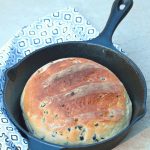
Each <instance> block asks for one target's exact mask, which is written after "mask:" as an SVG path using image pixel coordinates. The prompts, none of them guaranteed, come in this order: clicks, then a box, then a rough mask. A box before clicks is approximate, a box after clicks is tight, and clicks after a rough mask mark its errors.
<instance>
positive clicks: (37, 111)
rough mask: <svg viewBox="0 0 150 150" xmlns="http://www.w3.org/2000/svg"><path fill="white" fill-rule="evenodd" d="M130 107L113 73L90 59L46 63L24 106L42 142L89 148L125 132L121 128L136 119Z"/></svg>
mask: <svg viewBox="0 0 150 150" xmlns="http://www.w3.org/2000/svg"><path fill="white" fill-rule="evenodd" d="M127 102H129V98H128V96H127V92H126V90H125V88H124V86H123V84H122V83H121V82H120V80H119V79H118V78H117V77H116V76H115V75H114V74H113V73H112V72H111V71H110V70H109V69H107V68H106V67H104V66H102V65H100V64H98V63H96V62H93V61H91V60H88V59H84V58H66V59H61V60H58V61H54V62H51V63H48V64H46V65H45V66H43V67H41V68H40V69H38V70H37V71H36V72H35V73H34V74H33V75H32V76H31V78H30V79H29V80H28V82H27V84H26V86H25V88H24V91H23V94H22V100H21V107H22V109H23V112H24V116H25V120H26V122H28V126H30V128H32V130H34V134H35V135H37V136H38V137H41V138H45V140H47V141H50V142H55V143H58V142H56V141H55V140H54V138H55V139H57V140H58V139H60V140H61V141H59V143H60V144H63V143H66V142H67V143H69V144H79V143H81V144H82V143H83V144H85V143H94V142H95V141H96V140H97V142H98V141H100V140H103V139H102V138H101V137H100V136H104V137H105V138H107V136H108V137H109V132H111V134H112V135H113V134H114V133H112V132H117V131H119V130H120V129H115V126H116V127H117V126H121V127H120V128H124V127H125V126H126V124H127V122H129V121H127V120H129V118H130V116H131V114H130V116H129V112H128V110H127V109H128V108H127ZM130 109H131V108H130ZM127 112H128V114H127ZM78 127H80V130H79V129H78ZM75 128H76V129H75ZM118 128H119V127H118ZM114 129H115V130H114ZM83 130H85V133H84V134H83V133H82V132H83ZM111 130H114V131H111ZM48 133H49V134H48ZM54 133H55V136H54ZM56 133H57V134H56ZM81 133H82V134H81ZM96 133H99V135H97V134H96ZM52 135H53V136H54V137H53V136H52ZM94 136H96V137H95V138H94ZM93 138H94V139H96V140H93ZM92 141H94V142H92Z"/></svg>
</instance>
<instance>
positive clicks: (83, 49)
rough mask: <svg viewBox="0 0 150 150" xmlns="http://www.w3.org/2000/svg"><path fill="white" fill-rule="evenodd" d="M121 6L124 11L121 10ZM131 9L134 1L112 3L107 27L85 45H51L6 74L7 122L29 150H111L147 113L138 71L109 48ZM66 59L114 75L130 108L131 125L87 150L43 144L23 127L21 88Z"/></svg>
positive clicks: (144, 95) (142, 83)
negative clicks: (51, 64) (34, 75)
mask: <svg viewBox="0 0 150 150" xmlns="http://www.w3.org/2000/svg"><path fill="white" fill-rule="evenodd" d="M122 4H124V5H125V8H124V9H123V10H121V9H120V5H122ZM132 5H133V0H115V2H114V3H113V7H112V11H111V14H110V17H109V20H108V22H107V24H106V27H105V28H104V30H103V31H102V33H101V34H100V35H99V36H98V37H97V38H95V39H92V40H90V41H84V42H66V43H61V44H54V45H50V46H47V47H44V48H41V49H39V50H37V51H36V52H33V53H32V54H30V55H28V56H27V57H26V58H24V59H23V60H22V61H20V62H19V63H18V64H16V65H15V66H14V67H12V68H10V69H9V70H7V72H6V84H5V91H4V104H5V107H6V110H7V113H8V116H9V118H10V119H11V121H12V122H13V123H14V125H15V126H16V127H17V129H18V130H19V131H20V133H21V134H22V135H23V136H24V137H25V138H27V139H28V143H29V148H30V149H31V150H60V149H63V150H69V149H72V150H83V149H86V150H110V149H112V148H113V147H115V146H116V145H117V144H118V143H119V142H121V141H122V140H123V139H124V138H125V136H126V135H127V133H128V132H129V130H130V128H131V127H132V126H133V124H134V123H135V122H137V121H138V120H139V119H141V118H142V117H143V116H144V115H145V113H146V97H147V88H146V82H145V79H144V77H143V75H142V73H141V71H140V69H139V68H138V67H137V66H136V65H135V64H134V63H133V62H132V61H131V60H130V59H129V58H128V57H127V56H125V55H123V54H122V53H121V52H118V51H116V48H115V47H114V46H113V44H112V35H113V33H114V31H115V29H116V27H117V26H118V24H119V23H120V21H121V20H122V19H123V18H124V17H125V16H126V14H127V13H128V12H129V10H130V9H131V7H132ZM67 57H83V58H87V59H91V60H93V61H96V62H98V63H100V64H102V65H104V66H106V67H108V68H109V69H110V70H111V71H113V72H114V73H115V74H116V75H117V76H118V78H119V79H120V80H121V81H122V82H123V84H124V85H125V88H126V89H127V92H128V94H129V96H130V98H131V101H132V104H133V114H132V119H131V122H130V125H129V126H128V127H127V128H126V129H125V130H123V131H122V132H120V133H119V134H118V135H116V136H114V137H113V138H111V139H108V140H106V141H103V142H99V143H97V144H91V145H86V146H81V145H78V146H66V147H65V146H62V145H57V144H52V143H48V142H44V141H43V140H41V139H37V138H36V137H34V136H33V135H31V134H30V133H29V132H28V130H27V128H26V126H25V123H24V120H23V116H22V112H21V108H20V96H21V93H22V91H23V88H24V86H25V84H26V82H27V80H28V79H29V77H30V76H31V74H32V73H34V72H35V71H36V70H37V69H38V68H40V67H41V66H43V65H45V64H46V63H48V62H50V61H54V60H57V59H60V58H67Z"/></svg>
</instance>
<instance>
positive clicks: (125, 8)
mask: <svg viewBox="0 0 150 150" xmlns="http://www.w3.org/2000/svg"><path fill="white" fill-rule="evenodd" d="M132 6H133V0H115V1H114V3H113V6H112V9H111V13H110V16H109V19H108V21H107V23H106V26H105V28H104V29H103V31H102V32H101V33H100V34H99V36H98V37H96V38H94V39H92V40H90V41H88V42H90V43H94V44H100V45H104V46H106V47H108V48H111V49H113V50H116V48H115V47H114V46H113V43H112V36H113V34H114V31H115V30H116V28H117V26H118V25H119V23H120V22H121V21H122V20H123V18H124V17H125V16H126V15H127V13H128V12H129V11H130V9H131V8H132Z"/></svg>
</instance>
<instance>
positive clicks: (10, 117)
mask: <svg viewBox="0 0 150 150" xmlns="http://www.w3.org/2000/svg"><path fill="white" fill-rule="evenodd" d="M66 44H84V45H91V46H94V45H95V46H99V47H101V48H104V49H107V50H108V51H113V52H114V53H115V54H117V56H119V57H121V58H122V59H123V60H125V61H126V62H127V63H128V64H129V65H130V66H131V68H132V69H133V70H134V71H135V72H136V73H137V74H138V76H139V79H140V81H143V83H142V84H143V90H144V105H143V106H144V109H143V110H144V112H143V114H142V115H140V116H138V117H137V118H136V119H135V120H131V122H130V124H129V125H128V127H126V128H125V129H124V130H122V131H121V132H119V133H118V134H117V135H115V136H113V137H111V138H109V139H107V140H104V141H101V142H98V143H94V144H86V145H66V146H65V145H60V144H54V143H50V142H46V141H43V140H41V139H39V138H37V137H35V136H34V135H32V134H31V133H30V132H28V131H26V130H25V129H24V128H23V127H21V126H20V125H19V124H18V122H17V121H16V120H15V119H14V117H13V115H12V114H11V113H10V112H9V109H8V107H7V104H6V101H5V99H6V87H7V84H8V81H9V78H8V76H7V74H8V72H9V71H10V70H12V69H15V68H17V67H19V66H20V65H21V64H22V63H23V62H24V61H25V60H26V59H28V58H29V57H32V56H33V55H34V54H36V53H38V52H40V51H42V50H44V49H46V48H51V47H55V46H60V45H66ZM146 99H147V85H146V81H145V78H144V75H143V73H142V72H141V70H140V69H139V68H138V66H137V65H136V64H135V63H134V62H133V61H132V60H131V59H130V58H129V57H127V56H126V55H124V54H122V53H121V52H120V51H115V50H112V49H111V48H108V47H105V46H103V45H99V44H94V43H88V41H86V42H85V41H70V42H64V43H56V44H52V45H48V46H45V47H42V48H39V49H37V50H36V51H34V52H32V53H30V54H29V55H27V56H26V57H24V58H23V59H21V60H20V61H19V62H18V63H16V64H15V65H13V66H12V67H10V68H8V69H7V70H6V71H5V84H4V93H3V102H4V106H5V108H6V112H7V114H8V117H9V119H10V120H11V121H12V122H13V124H14V125H15V126H16V128H18V130H19V131H21V132H23V133H24V134H25V136H27V138H31V139H34V140H35V141H37V142H40V143H42V144H46V145H49V146H54V147H59V148H83V147H91V146H95V145H100V144H103V143H107V142H110V141H111V140H113V139H115V138H116V137H117V136H119V135H121V134H123V133H124V132H126V131H128V130H129V129H130V128H131V127H132V126H133V125H134V124H135V123H136V122H137V121H138V120H140V119H141V118H142V117H143V116H144V115H145V113H146Z"/></svg>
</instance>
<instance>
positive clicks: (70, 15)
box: [0, 8, 99, 150]
mask: <svg viewBox="0 0 150 150" xmlns="http://www.w3.org/2000/svg"><path fill="white" fill-rule="evenodd" d="M98 34H99V32H98V31H96V29H95V28H94V27H93V26H92V25H91V24H90V23H89V21H87V20H86V19H85V18H84V17H83V16H82V15H81V14H80V13H79V12H78V11H77V10H76V9H74V8H66V9H63V10H60V11H57V12H55V13H53V14H51V15H48V16H45V17H43V18H42V19H39V20H37V21H36V22H34V23H33V24H31V25H28V26H24V27H23V28H22V29H21V30H20V31H19V32H18V33H17V34H16V35H15V36H14V37H13V38H12V39H11V40H10V41H9V42H8V43H6V44H5V45H4V47H2V48H1V49H0V150H16V149H18V150H27V149H28V143H27V140H26V139H24V138H23V137H22V136H21V135H20V133H19V132H18V130H17V129H16V128H15V127H14V125H13V124H12V123H11V121H10V120H9V119H8V117H7V115H6V111H5V108H4V106H3V87H4V82H5V78H4V72H5V70H6V69H7V68H9V67H11V66H13V65H14V64H16V63H17V62H19V61H20V60H21V59H22V58H23V57H25V56H27V55H28V54H30V53H31V52H33V51H35V50H36V49H38V48H41V47H44V46H46V45H50V44H53V43H60V42H65V41H80V40H88V39H92V38H94V37H96V36H97V35H98Z"/></svg>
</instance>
